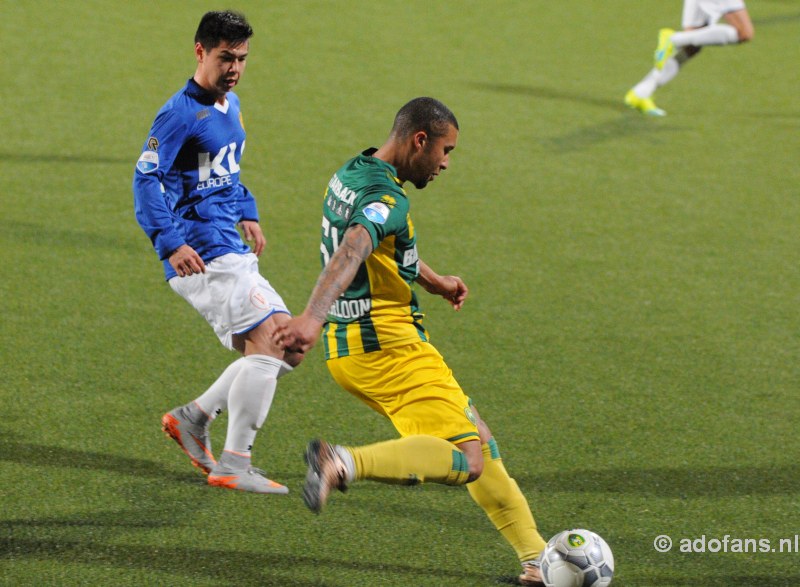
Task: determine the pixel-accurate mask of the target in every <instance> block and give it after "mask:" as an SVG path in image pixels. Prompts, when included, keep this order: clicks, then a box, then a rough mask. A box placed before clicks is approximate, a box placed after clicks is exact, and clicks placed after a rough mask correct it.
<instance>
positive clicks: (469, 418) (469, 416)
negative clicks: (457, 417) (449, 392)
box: [464, 406, 478, 426]
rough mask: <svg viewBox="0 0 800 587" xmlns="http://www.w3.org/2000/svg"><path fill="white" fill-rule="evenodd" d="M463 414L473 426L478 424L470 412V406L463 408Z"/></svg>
mask: <svg viewBox="0 0 800 587" xmlns="http://www.w3.org/2000/svg"><path fill="white" fill-rule="evenodd" d="M464 415H465V416H466V417H467V420H469V421H470V422H472V423H473V424H474V425H475V426H477V425H478V420H476V419H475V414H473V413H472V408H470V407H469V406H467V407H466V408H464Z"/></svg>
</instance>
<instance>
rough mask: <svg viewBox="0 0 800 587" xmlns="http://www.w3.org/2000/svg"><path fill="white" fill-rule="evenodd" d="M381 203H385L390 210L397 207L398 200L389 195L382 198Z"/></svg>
mask: <svg viewBox="0 0 800 587" xmlns="http://www.w3.org/2000/svg"><path fill="white" fill-rule="evenodd" d="M381 202H383V203H384V204H386V205H387V206H389V207H390V208H394V207H395V206H397V200H396V199H395V198H394V197H393V196H390V195H389V194H386V195H385V196H381Z"/></svg>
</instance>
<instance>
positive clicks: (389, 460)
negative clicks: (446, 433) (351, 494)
mask: <svg viewBox="0 0 800 587" xmlns="http://www.w3.org/2000/svg"><path fill="white" fill-rule="evenodd" d="M347 450H349V451H350V453H352V455H353V460H354V461H355V464H356V479H359V480H360V479H371V480H372V481H380V482H382V483H392V484H395V485H416V484H417V483H424V482H426V481H427V482H433V483H443V484H445V485H464V484H465V483H466V482H467V477H469V470H468V467H467V457H466V456H465V455H464V453H463V452H461V451H460V450H458V449H457V448H456V447H454V446H453V445H452V444H451V443H449V442H447V441H446V440H443V439H441V438H436V437H434V436H422V435H419V436H407V437H405V438H398V439H396V440H388V441H386V442H379V443H377V444H370V445H368V446H359V447H356V448H353V447H347Z"/></svg>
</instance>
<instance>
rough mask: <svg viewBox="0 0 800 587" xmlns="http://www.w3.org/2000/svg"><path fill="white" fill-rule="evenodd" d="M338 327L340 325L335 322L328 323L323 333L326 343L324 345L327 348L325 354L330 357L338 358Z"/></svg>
mask: <svg viewBox="0 0 800 587" xmlns="http://www.w3.org/2000/svg"><path fill="white" fill-rule="evenodd" d="M339 326H340V325H339V324H337V323H336V322H328V324H327V328H326V331H325V342H326V343H327V344H326V345H325V346H326V348H327V353H326V354H327V355H328V356H331V357H338V356H339V342H338V341H337V340H336V330H337V328H339Z"/></svg>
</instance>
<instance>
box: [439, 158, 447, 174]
mask: <svg viewBox="0 0 800 587" xmlns="http://www.w3.org/2000/svg"><path fill="white" fill-rule="evenodd" d="M449 165H450V155H445V156H444V159H442V162H441V163H439V169H441V170H442V171H444V170H445V169H447V168H448V166H449Z"/></svg>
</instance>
